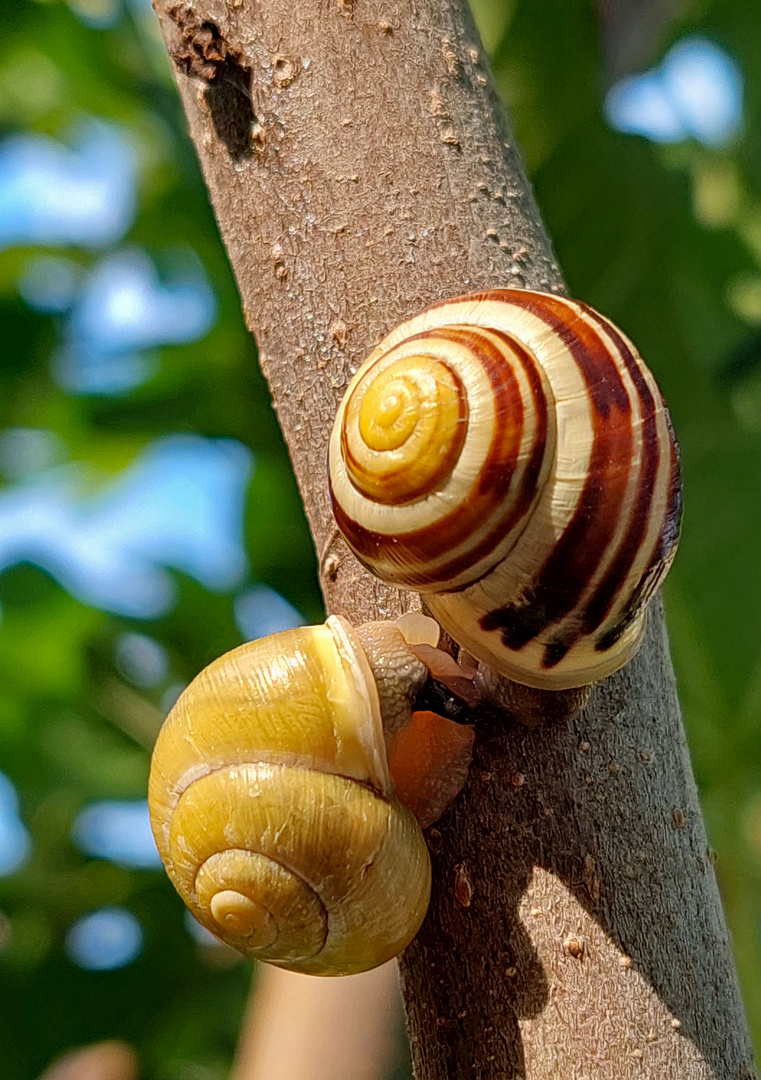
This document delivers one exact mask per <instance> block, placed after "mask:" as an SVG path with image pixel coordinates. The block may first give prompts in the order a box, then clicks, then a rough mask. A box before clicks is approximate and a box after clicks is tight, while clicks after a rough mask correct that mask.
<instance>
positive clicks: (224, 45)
mask: <svg viewBox="0 0 761 1080" xmlns="http://www.w3.org/2000/svg"><path fill="white" fill-rule="evenodd" d="M167 15H168V16H169V18H170V19H171V20H172V22H173V23H174V25H175V27H176V31H175V33H174V34H172V35H171V37H170V39H169V42H168V46H169V55H170V56H171V58H172V61H173V62H174V63H175V64H176V65H177V67H178V68H179V69H180V71H183V72H184V73H185V74H186V75H190V76H193V77H194V78H196V79H202V80H203V81H204V82H205V83H206V90H205V92H204V96H205V99H206V104H207V105H208V108H209V114H210V116H211V120H212V123H213V124H214V130H215V131H216V133H217V135H218V136H219V138H220V140H221V141H222V142H223V143H224V144H225V146H226V147H227V150H228V152H229V154H230V156H231V157H232V158H233V160H235V161H239V160H240V159H241V158H245V157H250V156H251V155H252V154H253V152H254V150H255V149H262V147H261V146H260V145H259V143H258V141H257V139H256V137H255V131H259V130H260V129H261V125H260V124H259V123H258V118H257V116H256V114H255V110H254V106H253V102H252V94H251V75H252V67H251V61H250V59H249V58H248V57H247V56H246V55H245V53H244V51H243V49H242V48H240V47H238V46H236V45H234V44H233V43H232V42H230V41H229V40H228V39H227V38H226V37H225V35H224V34H223V33H222V31H221V30H220V29H219V27H218V26H217V25H216V23H213V22H211V21H210V20H208V19H203V18H201V17H200V16H199V15H198V14H197V13H196V12H195V11H194V10H193V9H192V8H191V7H188V5H187V4H172V5H171V6H170V7H169V8H167Z"/></svg>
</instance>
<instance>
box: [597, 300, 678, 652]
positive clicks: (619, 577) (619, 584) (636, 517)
mask: <svg viewBox="0 0 761 1080" xmlns="http://www.w3.org/2000/svg"><path fill="white" fill-rule="evenodd" d="M583 307H584V309H585V311H586V312H587V315H588V316H589V317H590V318H592V319H594V321H595V322H596V323H597V325H598V326H602V327H603V328H604V329H605V331H606V332H607V333H608V334H609V336H610V337H611V338H612V340H613V342H614V344H615V346H616V348H617V349H618V350H619V353H620V354H621V358H622V360H623V362H624V364H625V366H626V370H627V371H628V372H629V375H630V376H631V379H632V382H633V383H634V388H635V390H636V392H637V394H638V395H639V400H640V409H641V414H642V423H641V428H640V431H641V438H642V464H641V467H640V475H639V480H638V483H637V491H636V495H635V497H634V506H633V508H632V512H631V515H630V517H629V522H628V525H627V528H626V533H625V535H624V538H623V542H622V543H621V545H620V547H619V549H618V551H617V553H616V555H615V558H614V559H613V562H612V563H611V565H610V566H609V567H608V569H607V570H606V572H605V574H604V575H603V578H602V580H601V581H600V583H599V584H598V586H597V588H596V589H595V591H594V593H593V594H592V596H591V598H590V599H589V601H588V602H587V605H586V610H585V611H584V613H583V615H582V618H581V626H582V631H581V632H583V633H586V634H592V633H594V631H595V630H597V628H598V627H599V626H600V625H601V623H602V622H603V620H604V619H605V617H606V616H607V614H608V612H609V611H610V609H611V607H612V606H613V604H614V602H615V601H616V600H617V599H618V598H620V596H621V590H622V588H623V586H624V585H625V583H626V579H627V577H628V576H629V573H630V571H631V568H632V566H633V564H634V561H635V560H636V558H637V555H638V554H639V551H640V549H641V547H642V544H643V543H644V542H645V539H646V536H647V531H648V526H649V525H650V520H651V513H652V506H653V495H654V488H655V483H656V480H657V477H658V468H659V465H660V461H661V449H660V439H659V436H658V406H659V405H660V402H656V401H655V399H654V398H653V395H652V393H651V391H650V387H649V386H648V384H647V380H646V379H645V377H644V375H643V374H642V371H641V369H640V367H639V364H638V363H637V360H636V358H635V356H634V355H633V354H632V351H631V349H630V348H629V346H628V345H627V343H626V342H625V341H624V339H623V338H622V337H621V336H620V334H619V333H618V332H617V331H616V330H614V328H613V327H612V326H610V325H609V324H607V323H604V322H603V320H602V319H600V317H599V316H598V315H597V313H596V312H594V311H592V309H591V308H587V307H586V305H583ZM637 584H638V583H636V582H635V583H634V584H633V585H632V588H633V589H636V586H637Z"/></svg>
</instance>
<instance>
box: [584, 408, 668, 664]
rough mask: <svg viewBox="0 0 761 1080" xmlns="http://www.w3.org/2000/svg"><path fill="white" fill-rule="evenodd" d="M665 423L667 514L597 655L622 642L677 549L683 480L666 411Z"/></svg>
mask: <svg viewBox="0 0 761 1080" xmlns="http://www.w3.org/2000/svg"><path fill="white" fill-rule="evenodd" d="M666 423H667V425H668V430H669V454H670V458H671V467H670V470H669V494H668V500H667V503H666V512H665V514H664V516H663V524H662V526H661V531H660V533H659V535H658V542H657V544H656V546H655V550H654V552H653V556H652V558H651V560H650V563H649V565H648V567H647V569H646V570H645V572H644V573H643V575H642V577H641V578H640V580H639V581H638V582H637V585H636V587H635V589H634V591H633V593H632V595H631V597H630V599H629V603H628V604H627V605H626V608H625V610H624V611H623V612H622V613H621V616H620V618H619V619H618V620H617V621H616V623H615V625H614V626H612V627H610V628H609V629H608V630H606V631H604V633H603V634H601V636H600V637H599V638H598V640H597V641H596V642H595V650H596V651H597V652H605V651H606V650H607V649H610V648H611V647H612V646H613V645H615V644H616V642H617V641H618V640H619V639H620V638H621V636H622V635H623V633H624V631H625V630H626V628H627V627H628V626H629V624H630V623H631V622H633V620H634V619H636V617H637V616H638V615H639V613H640V612H641V611H642V608H643V607H644V606H645V604H647V603H648V601H649V600H650V598H651V597H652V596H653V594H654V593H655V591H656V589H657V588H658V586H659V585H660V584H661V582H662V581H663V579H664V577H665V576H666V574H667V572H668V569H669V567H670V566H671V562H672V560H673V558H674V552H675V550H676V545H677V544H678V542H679V529H680V526H681V520H682V476H681V469H680V466H679V447H678V445H677V442H676V439H675V437H674V429H673V426H672V424H671V417H670V415H669V413H668V410H667V411H666Z"/></svg>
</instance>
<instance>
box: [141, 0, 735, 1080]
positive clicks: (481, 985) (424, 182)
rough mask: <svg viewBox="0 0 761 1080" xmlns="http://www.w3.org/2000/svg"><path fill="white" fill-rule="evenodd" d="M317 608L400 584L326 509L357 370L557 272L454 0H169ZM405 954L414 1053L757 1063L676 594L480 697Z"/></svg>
mask: <svg viewBox="0 0 761 1080" xmlns="http://www.w3.org/2000/svg"><path fill="white" fill-rule="evenodd" d="M156 7H157V11H158V13H159V16H160V19H161V23H162V28H163V31H164V34H165V37H166V41H167V45H168V48H169V52H170V55H171V56H172V59H173V61H174V64H175V70H176V72H177V76H178V83H179V86H180V91H181V93H182V97H183V100H184V103H185V108H186V110H187V114H188V118H189V121H190V129H191V134H192V137H193V139H194V141H195V143H196V146H197V149H198V153H199V155H200V158H201V162H202V165H203V169H204V172H205V175H206V180H207V183H208V185H209V189H210V192H211V197H212V201H213V203H214V207H215V210H216V214H217V218H218V220H219V224H220V228H221V231H222V235H223V237H224V240H225V243H226V245H227V248H228V251H229V254H230V258H231V260H232V264H233V267H234V269H235V273H236V275H237V278H238V282H239V286H240V291H241V295H242V298H243V305H244V309H245V312H246V317H247V320H248V324H249V326H250V327H251V329H252V331H254V333H255V334H256V337H257V340H258V343H259V349H260V355H261V361H262V366H263V368H264V371H265V373H266V375H267V377H268V379H269V381H270V386H271V388H272V393H273V398H274V401H275V406H276V408H277V411H278V414H279V416H280V420H281V422H282V425H283V429H284V432H285V435H286V439H287V441H288V444H289V447H290V452H291V456H292V459H293V464H294V469H295V472H296V476H297V479H298V482H299V484H300V487H301V491H302V494H303V497H304V502H305V506H306V511H307V514H308V517H309V520H310V522H311V526H312V529H313V533H314V537H315V542H316V545H317V550H318V553H319V556H320V561H321V569H322V582H323V587H324V592H325V597H326V601H327V605H328V608H329V609H330V610H331V611H334V612H338V613H340V614H343V615H346V616H347V617H348V618H350V619H351V620H353V621H357V622H360V621H363V620H366V619H369V618H378V617H386V616H390V617H393V616H395V615H396V614H398V613H399V611H400V610H401V609H402V608H403V607H404V606H408V605H409V603H410V598H409V597H400V596H399V594H398V593H396V592H395V591H393V590H389V589H386V588H384V587H383V586H382V585H380V584H379V583H377V582H376V581H375V580H374V579H372V578H370V577H369V576H368V575H367V574H366V573H365V572H364V571H363V570H362V569H361V568H360V567H359V566H358V564H357V563H356V562H355V560H354V559H353V558H352V556H351V555H350V554H349V552H348V550H347V549H346V547H345V545H344V544H343V542H342V540H341V539H340V538H339V536H338V535H337V533H336V531H335V528H334V524H333V519H332V515H331V511H330V506H329V502H328V494H327V485H326V482H325V460H326V448H327V439H328V434H329V431H330V427H331V424H332V420H333V416H334V413H335V409H336V405H337V402H338V401H339V399H340V396H341V394H342V393H343V390H344V388H345V386H346V384H347V382H348V379H349V377H350V375H351V374H352V373H353V371H355V370H356V368H357V366H358V365H359V363H360V362H361V360H362V359H363V358H364V356H365V355H366V354H367V352H368V351H369V349H370V348H371V347H372V345H374V344H375V342H376V341H377V340H378V339H379V338H380V337H381V336H382V335H383V334H384V333H385V332H386V331H387V330H389V329H390V328H391V327H392V326H394V325H395V324H396V323H398V322H400V321H401V320H402V319H404V318H406V317H408V316H410V315H412V314H413V313H415V312H416V311H418V310H419V309H420V308H422V307H424V306H425V305H426V304H428V303H430V302H432V301H435V300H439V299H441V298H443V297H446V296H455V295H458V294H461V293H465V292H468V291H471V290H474V289H476V288H478V289H481V288H489V287H497V286H503V287H504V286H505V285H515V286H527V287H530V288H538V289H544V290H548V291H549V290H555V291H562V289H563V285H562V281H561V278H560V274H559V271H558V268H557V266H556V264H555V262H554V260H553V256H552V252H551V250H550V246H549V243H548V240H547V237H546V235H545V234H544V232H543V230H542V226H541V222H540V219H539V215H538V212H537V209H536V206H535V205H534V202H533V199H532V195H531V192H530V189H529V187H528V184H527V182H526V179H525V176H524V174H523V170H522V166H521V163H520V159H519V156H518V153H517V151H516V148H515V146H514V143H513V141H512V138H511V135H510V132H509V129H508V127H507V124H506V121H505V119H504V116H503V114H502V111H501V108H500V106H499V103H498V101H497V99H496V96H495V93H494V90H493V87H492V83H491V77H490V74H489V70H488V65H487V62H486V59H485V57H484V54H483V49H482V46H481V44H480V42H479V40H478V37H477V34H476V31H475V29H474V27H473V25H472V22H471V19H470V15H469V12H468V11H467V9H466V8H465V7H464V5H463V4H462V3H461V0H447V2H446V3H442V2H441V0H376V2H373V3H369V2H368V0H299V2H298V3H296V4H294V3H293V2H292V0H193V3H192V4H188V3H178V2H176V0H156ZM429 840H430V845H431V848H432V853H433V860H434V871H435V891H434V898H433V902H432V905H431V910H430V913H429V916H428V919H427V921H426V923H425V925H424V927H423V930H422V931H421V933H420V934H419V936H418V938H417V939H416V941H415V942H414V943H413V945H412V946H411V947H410V949H409V950H408V951H407V953H406V955H405V956H404V958H403V960H402V974H403V984H404V992H405V997H406V1002H407V1007H408V1015H409V1023H410V1034H411V1039H412V1045H413V1057H414V1061H415V1067H416V1071H417V1075H418V1077H419V1078H420V1080H453V1078H455V1077H479V1078H482V1080H490V1078H496V1077H500V1078H505V1077H515V1078H517V1077H525V1078H527V1080H540V1078H541V1080H549V1078H550V1077H553V1078H557V1080H572V1078H573V1080H592V1078H595V1080H597V1078H599V1080H614V1078H615V1080H625V1078H628V1077H637V1078H640V1080H642V1078H644V1080H650V1078H653V1080H654V1078H656V1077H657V1078H659V1080H687V1078H689V1080H704V1078H705V1080H707V1078H709V1077H716V1078H721V1080H751V1078H752V1077H754V1076H755V1072H754V1069H753V1065H752V1060H751V1051H750V1047H749V1042H748V1037H747V1032H746V1027H745V1021H744V1018H743V1014H742V1006H741V1004H740V1000H739V996H738V991H737V985H736V980H735V975H734V970H733V965H732V960H731V954H730V948H729V942H728V939H727V932H726V929H725V925H724V920H723V916H722V912H721V906H720V902H719V897H718V893H717V889H716V883H715V879H714V874H713V869H712V866H711V859H710V856H709V852H708V849H707V846H706V838H705V834H704V829H703V825H702V820H701V816H700V810H699V807H698V803H697V798H696V792H695V787H694V783H693V780H692V775H691V771H690V766H689V760H688V755H687V751H686V748H685V743H684V737H683V734H682V730H681V724H680V718H679V711H678V705H677V701H676V698H675V693H674V682H673V675H672V671H671V666H670V662H669V659H668V649H667V644H666V641H665V637H664V632H663V623H662V614H661V612H660V610H656V611H655V612H654V613H653V614H652V616H651V619H650V627H649V633H648V637H647V641H646V644H645V646H644V648H643V649H642V651H641V653H640V654H639V656H638V657H637V658H636V660H635V661H634V662H633V663H632V664H631V665H630V666H629V667H628V668H627V669H626V670H625V671H623V672H621V673H620V674H618V675H616V676H614V677H613V678H611V679H609V680H607V682H606V683H605V684H604V685H602V686H599V687H598V688H596V689H595V691H594V693H593V695H592V698H591V700H590V703H589V705H588V707H586V708H585V709H584V711H583V712H582V713H581V714H579V715H577V716H576V718H575V719H572V720H570V721H568V720H565V721H558V720H555V721H553V722H548V723H545V724H540V725H539V726H536V727H534V728H531V729H529V728H526V727H524V726H523V725H521V724H516V723H509V722H507V721H506V722H505V723H504V724H499V725H497V724H484V725H482V726H481V728H480V730H479V733H478V741H477V750H476V758H475V763H474V767H473V769H472V771H471V776H470V781H469V783H468V785H467V788H466V790H465V791H464V792H463V794H462V795H461V797H460V798H459V799H458V800H457V802H456V803H455V805H454V806H453V807H452V808H451V810H450V811H449V812H448V814H447V815H446V817H445V818H444V819H443V820H442V821H441V822H440V823H439V824H438V825H437V826H436V827H434V828H433V829H431V830H429Z"/></svg>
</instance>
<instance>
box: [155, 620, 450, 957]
mask: <svg viewBox="0 0 761 1080" xmlns="http://www.w3.org/2000/svg"><path fill="white" fill-rule="evenodd" d="M391 789H392V784H391V781H390V779H389V773H388V764H387V760H386V751H385V744H384V738H383V732H382V725H381V717H380V708H379V704H378V696H377V690H376V687H375V683H374V681H373V677H372V674H371V672H370V668H369V666H368V663H367V660H366V658H365V657H364V653H363V652H362V649H361V647H360V646H359V644H358V642H357V640H356V638H355V637H354V633H353V631H352V629H351V627H350V626H349V624H348V623H346V622H345V621H344V620H342V619H337V618H331V619H329V620H328V622H327V624H325V625H324V626H313V627H302V628H300V629H298V630H291V631H285V632H284V633H281V634H275V635H273V636H272V637H270V638H265V639H262V640H261V641H256V642H252V643H249V644H248V645H243V646H241V647H240V648H238V649H235V650H233V652H230V653H227V654H226V655H225V656H222V657H220V658H219V659H218V660H216V661H215V662H214V663H212V664H211V665H209V667H207V668H206V669H204V671H202V672H201V674H200V675H199V676H198V677H197V678H196V679H195V680H194V681H193V682H192V683H191V684H190V686H189V687H188V688H187V689H186V691H185V692H184V693H183V694H182V695H181V697H180V698H179V700H178V702H177V704H176V705H175V707H174V709H173V710H172V712H171V713H170V715H169V717H168V718H167V720H166V722H165V724H164V727H163V728H162V730H161V733H160V735H159V739H158V742H157V744H156V748H155V750H154V755H153V761H152V766H151V778H150V787H149V806H150V812H151V824H152V827H153V831H154V836H155V838H156V843H157V846H158V849H159V852H160V854H161V857H162V859H163V861H164V864H165V866H166V869H167V872H168V874H169V877H170V878H171V880H172V882H173V884H174V886H175V888H176V889H177V891H178V892H179V893H180V896H181V897H182V899H183V900H184V901H185V903H186V904H187V906H188V907H189V908H190V910H191V911H192V912H193V914H194V915H195V916H196V918H197V919H198V920H199V921H200V922H201V923H202V924H203V925H204V926H205V927H207V929H209V930H211V931H212V932H213V933H215V934H217V936H219V937H221V938H223V939H224V940H225V941H227V942H228V944H230V945H232V946H233V947H234V948H236V949H238V950H239V951H241V952H244V953H247V954H249V955H252V956H254V957H256V958H257V959H260V960H265V961H268V962H270V963H273V964H277V965H279V966H281V967H286V968H290V969H292V970H295V971H303V972H309V973H312V974H318V975H343V974H351V973H353V972H357V971H364V970H366V969H368V968H371V967H374V966H376V965H377V964H381V963H383V962H384V961H385V960H387V959H390V958H391V957H392V956H394V955H396V953H398V952H399V951H400V950H401V949H402V948H404V947H405V945H407V944H408V942H409V941H410V940H411V939H412V937H413V936H414V935H415V933H416V932H417V930H418V928H419V926H420V923H421V922H422V920H423V917H424V915H425V911H426V909H427V906H428V898H429V892H430V873H431V871H430V861H429V857H428V851H427V848H426V845H425V841H424V839H423V835H422V833H421V831H420V828H419V826H418V824H417V822H416V820H415V818H414V817H413V816H412V814H411V813H410V812H409V811H408V810H406V809H405V808H404V807H403V806H402V805H401V804H400V803H399V802H398V801H397V800H396V799H395V798H394V797H393V796H392V794H391Z"/></svg>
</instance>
